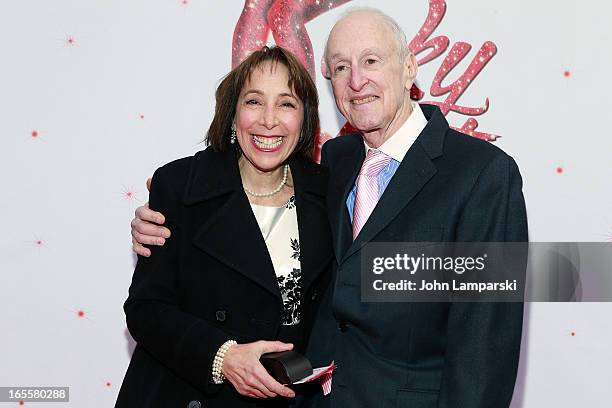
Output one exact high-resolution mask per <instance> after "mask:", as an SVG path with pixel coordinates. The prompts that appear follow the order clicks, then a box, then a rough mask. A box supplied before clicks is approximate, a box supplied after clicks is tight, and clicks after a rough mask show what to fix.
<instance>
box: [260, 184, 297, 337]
mask: <svg viewBox="0 0 612 408" xmlns="http://www.w3.org/2000/svg"><path fill="white" fill-rule="evenodd" d="M251 208H252V209H253V214H255V218H256V219H257V223H258V224H259V229H260V230H261V234H262V235H263V238H264V240H265V242H266V246H267V247H268V252H269V253H270V258H271V259H272V265H273V266H274V271H275V272H276V279H277V281H278V286H279V288H280V292H281V295H282V297H283V305H284V308H283V316H282V321H283V324H284V325H297V324H299V323H300V320H301V313H300V310H301V308H300V297H301V292H302V290H301V289H302V282H301V266H300V241H299V233H298V222H297V211H296V208H295V197H293V196H292V197H291V198H290V199H289V201H287V203H286V204H285V205H283V206H281V207H268V206H262V205H256V204H251Z"/></svg>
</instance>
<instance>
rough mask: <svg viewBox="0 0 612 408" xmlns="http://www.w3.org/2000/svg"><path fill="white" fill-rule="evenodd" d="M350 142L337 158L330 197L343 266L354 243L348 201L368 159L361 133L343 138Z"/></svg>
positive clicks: (330, 211) (332, 226) (330, 208)
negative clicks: (347, 252) (344, 259)
mask: <svg viewBox="0 0 612 408" xmlns="http://www.w3.org/2000/svg"><path fill="white" fill-rule="evenodd" d="M341 137H343V138H347V139H346V143H347V146H345V149H343V154H342V155H338V157H334V158H333V160H334V165H333V169H334V170H333V175H332V176H331V178H330V181H329V194H328V197H327V200H328V207H329V219H330V223H331V228H332V234H333V236H334V250H335V253H336V259H337V260H338V262H340V261H341V260H342V259H343V258H344V255H345V253H346V251H347V250H348V249H349V247H350V246H351V244H352V242H353V228H352V225H351V218H350V215H349V213H348V209H347V208H346V198H347V197H348V195H349V193H350V191H351V189H352V188H353V185H354V184H355V180H356V179H357V175H358V174H359V169H361V164H362V163H363V160H364V158H365V147H364V145H363V138H362V136H361V135H360V134H359V133H353V134H349V135H345V136H341Z"/></svg>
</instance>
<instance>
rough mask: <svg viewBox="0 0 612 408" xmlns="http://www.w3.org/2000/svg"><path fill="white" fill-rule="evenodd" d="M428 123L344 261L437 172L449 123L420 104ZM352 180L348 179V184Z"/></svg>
mask: <svg viewBox="0 0 612 408" xmlns="http://www.w3.org/2000/svg"><path fill="white" fill-rule="evenodd" d="M421 108H422V109H423V113H424V114H425V117H426V118H427V119H428V122H427V125H426V126H425V128H424V129H423V131H422V132H421V134H420V135H419V137H418V138H417V139H416V141H415V142H414V144H413V145H412V146H411V147H410V149H409V150H408V152H407V153H406V155H405V156H404V158H403V160H402V162H401V164H400V166H399V167H398V169H397V171H396V172H395V174H394V175H393V178H392V179H391V181H390V183H389V185H388V186H387V188H386V189H385V192H384V193H383V195H382V197H381V198H380V200H379V201H378V204H377V205H376V207H375V208H374V211H373V212H372V214H371V215H370V218H369V219H368V221H367V222H366V223H365V225H364V226H363V228H362V230H361V231H360V233H359V235H358V236H357V238H356V240H355V242H353V243H352V245H350V247H349V249H348V250H347V251H346V253H345V254H344V256H343V258H342V259H343V260H344V259H346V258H348V257H349V256H351V255H353V254H354V253H355V252H357V251H358V250H359V249H361V247H362V246H363V245H365V244H366V243H368V242H370V241H371V240H373V239H374V238H375V237H376V235H378V233H379V232H380V231H381V230H383V229H384V228H385V227H386V226H387V225H389V223H390V222H391V221H393V219H394V218H395V217H396V216H397V215H398V214H399V213H400V211H402V210H403V209H404V208H405V207H406V206H407V205H408V204H409V203H410V201H411V200H412V199H413V198H414V197H415V196H416V195H417V194H418V193H419V191H420V190H421V189H422V188H423V186H425V184H427V182H428V181H429V180H430V179H431V178H432V177H433V176H434V175H435V174H436V171H437V170H436V166H435V164H434V163H433V159H435V158H436V157H439V156H441V155H442V151H443V146H444V137H445V135H446V131H447V130H448V123H447V122H446V119H445V118H444V116H443V115H442V113H441V112H440V110H439V109H437V108H435V107H432V106H428V105H421ZM353 184H354V181H353V182H351V187H352V185H353Z"/></svg>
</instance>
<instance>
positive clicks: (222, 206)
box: [116, 148, 332, 408]
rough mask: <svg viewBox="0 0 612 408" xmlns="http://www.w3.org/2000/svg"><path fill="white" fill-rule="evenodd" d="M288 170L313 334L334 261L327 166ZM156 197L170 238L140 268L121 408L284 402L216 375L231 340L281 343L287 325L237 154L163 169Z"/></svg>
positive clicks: (129, 306)
mask: <svg viewBox="0 0 612 408" xmlns="http://www.w3.org/2000/svg"><path fill="white" fill-rule="evenodd" d="M290 168H291V174H292V177H293V182H294V190H295V204H296V208H297V217H298V229H299V237H300V239H299V242H300V245H301V248H300V262H301V271H302V299H301V305H302V308H303V309H302V310H303V315H302V322H303V324H304V327H305V331H306V332H308V331H309V328H310V324H311V319H312V316H313V315H314V309H315V308H316V305H317V300H318V293H320V292H321V291H322V289H323V287H324V286H325V285H327V284H328V282H329V270H330V263H331V260H332V242H331V235H330V229H329V223H328V220H327V214H326V207H325V192H326V188H327V171H326V170H325V169H324V168H322V167H320V166H318V165H316V164H313V163H309V162H307V161H306V160H303V159H301V158H296V159H294V160H292V162H291V163H290ZM149 200H150V202H149V205H150V207H151V208H152V209H154V210H156V211H160V212H161V213H162V214H164V215H165V217H166V222H165V225H166V226H167V227H168V228H169V229H170V230H171V232H172V236H171V237H170V238H169V239H167V240H166V244H165V245H164V246H163V247H150V249H151V256H150V257H149V258H144V257H139V259H138V263H137V265H136V270H135V271H134V277H133V280H132V285H131V286H130V290H129V297H128V299H127V301H126V302H125V306H124V309H125V313H126V316H127V326H128V329H129V331H130V333H131V335H132V337H133V338H134V340H136V342H137V344H138V345H137V347H136V349H135V350H134V354H133V356H132V360H131V362H130V366H129V368H128V371H127V373H126V376H125V379H124V382H123V385H122V387H121V390H120V392H119V397H118V400H117V404H116V407H121V408H123V407H129V408H135V407H168V408H177V407H178V408H198V407H200V406H201V407H205V408H207V407H252V406H259V405H260V404H262V403H263V406H267V405H269V406H276V405H277V404H279V403H280V405H281V406H282V405H283V404H284V403H285V402H286V400H284V399H282V398H280V397H277V398H274V399H273V400H253V399H248V398H243V397H241V396H239V395H238V393H237V392H236V391H235V390H234V388H233V387H232V386H231V384H229V383H227V382H226V383H225V384H223V385H221V386H218V385H214V384H213V382H212V379H211V368H212V361H213V357H214V355H215V353H216V352H217V350H218V349H219V346H221V344H223V343H224V342H225V341H226V340H229V339H234V340H236V341H238V342H239V343H245V342H252V341H256V340H275V339H277V338H278V334H279V329H280V327H281V312H282V308H283V302H282V298H281V294H280V290H279V287H278V284H277V280H276V275H275V272H274V268H273V266H272V261H271V260H270V256H269V254H268V251H267V248H266V244H265V242H264V240H263V237H262V235H261V232H260V229H259V226H258V224H257V220H256V219H255V217H254V215H253V212H252V210H251V207H250V204H249V201H248V199H247V197H246V195H245V193H244V191H243V189H242V181H241V179H240V174H239V171H238V163H237V158H236V154H235V152H226V153H218V152H214V151H213V150H212V148H208V149H206V150H204V151H201V152H199V153H197V154H196V155H195V156H192V157H187V158H183V159H179V160H176V161H174V162H172V163H169V164H167V165H165V166H163V167H161V168H159V169H158V170H157V171H156V172H155V175H154V177H153V183H152V186H151V193H150V198H149ZM297 346H298V348H299V345H297Z"/></svg>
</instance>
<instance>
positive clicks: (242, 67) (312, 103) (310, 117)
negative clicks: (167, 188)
mask: <svg viewBox="0 0 612 408" xmlns="http://www.w3.org/2000/svg"><path fill="white" fill-rule="evenodd" d="M267 61H270V62H272V64H273V65H275V64H283V65H284V66H285V67H286V68H287V71H288V76H289V83H288V86H289V88H290V89H292V90H293V92H295V94H296V96H297V97H298V98H299V99H300V101H301V102H302V105H303V106H304V120H303V121H302V128H301V132H300V138H299V141H298V144H297V146H296V147H295V150H294V151H293V153H292V154H291V157H294V156H296V155H297V156H302V157H305V158H307V159H308V160H311V161H312V160H313V154H314V145H315V138H316V133H317V132H318V131H319V110H318V108H319V97H318V95H317V88H316V86H315V84H314V82H313V80H312V78H311V77H310V75H309V74H308V71H306V69H305V68H304V66H303V65H302V64H301V63H300V62H299V61H298V59H297V58H295V57H294V56H293V54H291V53H290V52H289V51H287V50H285V49H284V48H281V47H277V46H272V47H267V46H265V47H263V48H262V49H261V50H258V51H255V52H253V53H252V54H251V55H249V56H248V57H247V58H246V59H245V60H244V61H242V62H241V63H240V64H239V65H238V66H237V67H236V68H234V69H233V70H231V71H230V73H229V74H227V75H226V76H225V77H224V78H223V79H222V80H221V83H220V84H219V86H218V87H217V91H216V92H215V99H216V105H215V116H214V118H213V120H212V123H211V124H210V128H209V129H208V133H207V136H206V143H207V145H210V146H212V148H213V149H214V150H215V151H219V152H225V151H227V150H228V149H230V148H233V146H232V145H231V143H230V135H231V127H232V123H233V121H234V116H235V115H236V104H237V103H238V97H239V96H240V92H241V91H242V88H243V87H244V85H245V84H246V82H247V81H248V80H249V79H250V77H251V74H252V73H253V71H254V70H255V69H256V68H260V67H261V66H262V64H263V63H265V62H267Z"/></svg>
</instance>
